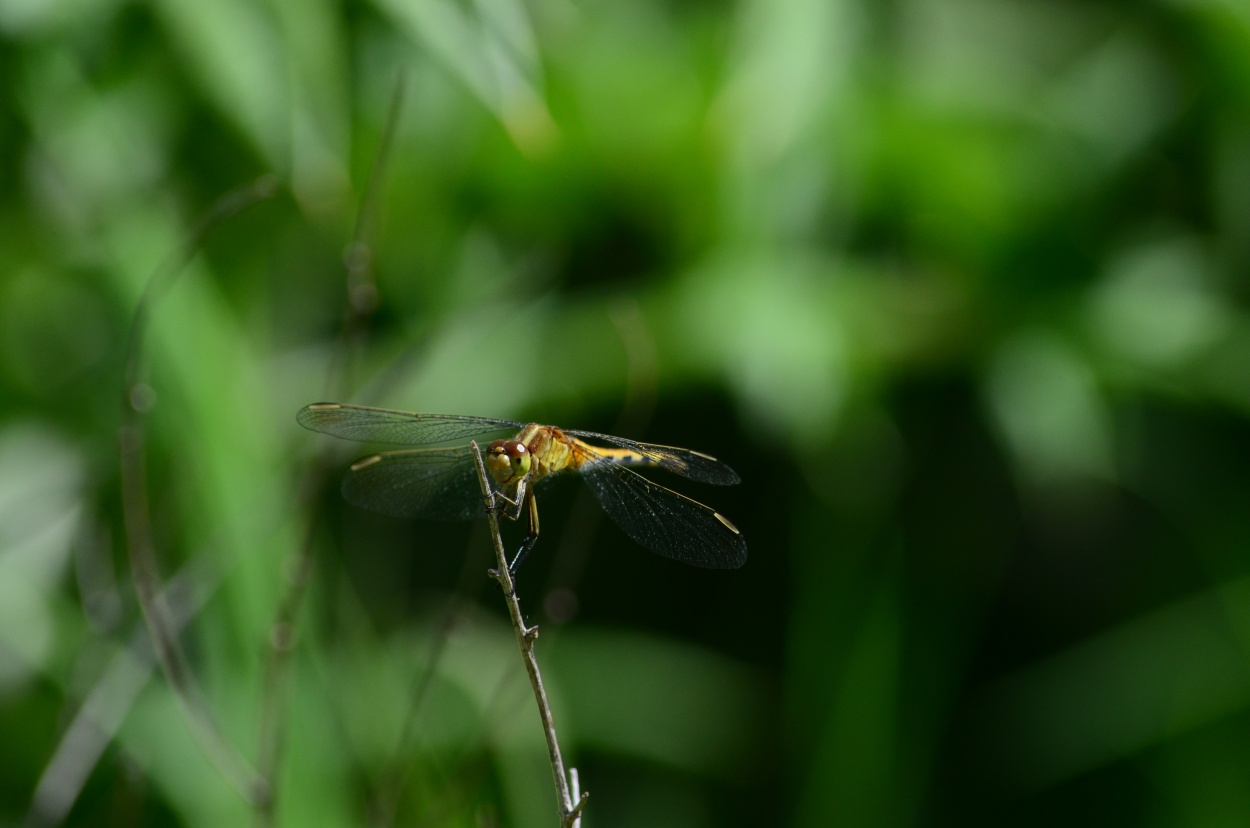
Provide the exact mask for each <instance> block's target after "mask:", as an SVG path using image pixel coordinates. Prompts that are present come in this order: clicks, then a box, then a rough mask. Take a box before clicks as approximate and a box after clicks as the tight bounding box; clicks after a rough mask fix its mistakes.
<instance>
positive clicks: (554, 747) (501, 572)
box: [472, 442, 590, 828]
mask: <svg viewBox="0 0 1250 828" xmlns="http://www.w3.org/2000/svg"><path fill="white" fill-rule="evenodd" d="M472 446H473V462H474V464H475V465H476V466H477V477H478V482H480V483H481V486H482V500H483V502H484V503H485V504H486V520H487V523H488V524H489V525H490V535H491V539H492V540H493V541H494V544H495V561H496V563H497V564H498V566H497V568H495V569H492V570H491V571H490V576H491V577H492V578H494V579H495V580H496V581H498V582H499V588H500V589H501V590H503V596H504V601H505V602H506V603H507V605H508V616H509V617H510V618H511V619H512V628H513V630H514V631H515V632H516V641H517V646H518V647H519V648H520V650H521V660H522V661H523V662H525V672H526V673H527V674H528V675H529V679H530V686H531V687H533V688H534V701H535V702H536V703H537V704H538V715H539V717H540V718H541V719H542V724H543V735H544V736H545V737H546V738H547V754H548V756H549V757H550V759H551V773H552V775H553V776H554V777H555V783H556V799H557V800H558V802H559V806H560V825H561V828H576V826H578V825H579V824H580V823H581V818H582V809H583V808H584V807H585V806H586V798H587V797H589V796H590V793H589V792H586V793H582V794H581V795H580V797H579V798H578V800H577V802H576V803H574V802H573V794H572V793H571V792H570V787H569V776H568V775H566V774H565V772H564V759H563V758H562V757H561V756H560V742H559V740H558V739H557V738H556V724H555V719H554V718H553V717H552V715H551V705H550V704H548V703H547V691H546V689H545V688H544V687H543V677H542V674H541V673H540V672H539V671H538V659H537V657H536V656H535V655H534V640H535V639H536V638H538V627H537V626H534V627H527V626H525V619H524V618H523V617H522V615H521V603H520V601H519V600H517V595H516V589H515V586H514V584H513V583H512V573H510V572H509V571H508V553H507V550H505V549H504V546H503V536H502V535H500V534H499V512H498V510H497V509H496V506H495V490H494V489H493V488H492V487H491V485H490V480H489V478H488V477H487V476H486V465H485V463H483V462H482V450H481V448H479V447H478V444H477V443H476V442H474V443H473V444H472ZM572 774H573V779H574V789H576V788H577V787H578V786H577V771H576V769H574V770H573V771H572Z"/></svg>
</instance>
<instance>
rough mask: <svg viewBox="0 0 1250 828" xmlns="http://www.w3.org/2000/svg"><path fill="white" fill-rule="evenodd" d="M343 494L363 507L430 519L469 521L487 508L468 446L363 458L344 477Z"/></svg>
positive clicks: (396, 514)
mask: <svg viewBox="0 0 1250 828" xmlns="http://www.w3.org/2000/svg"><path fill="white" fill-rule="evenodd" d="M343 496H344V497H345V498H347V500H348V502H350V503H353V504H355V505H357V506H359V507H361V508H363V509H370V510H372V511H375V512H382V513H383V514H387V515H394V516H395V517H406V518H422V519H426V520H468V519H470V518H473V517H476V516H477V515H480V514H482V512H483V511H484V509H485V508H486V507H485V506H484V505H483V503H482V489H481V486H480V484H479V483H478V479H477V471H476V470H475V468H474V466H473V450H472V449H471V448H469V447H468V446H459V447H457V448H446V449H441V448H436V449H412V450H410V451H390V452H386V453H384V454H374V455H372V456H369V457H362V458H361V459H359V460H357V461H356V462H355V463H353V464H352V467H351V470H350V471H348V472H347V475H346V476H345V477H344V478H343Z"/></svg>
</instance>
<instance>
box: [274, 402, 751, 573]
mask: <svg viewBox="0 0 1250 828" xmlns="http://www.w3.org/2000/svg"><path fill="white" fill-rule="evenodd" d="M296 420H298V422H299V424H300V425H302V426H304V427H305V428H308V429H311V430H313V431H319V432H321V433H323V434H329V435H331V436H334V437H339V438H342V439H345V440H355V441H357V442H361V443H391V444H398V445H407V446H421V447H422V448H413V449H404V450H399V451H388V452H383V453H381V454H371V455H369V456H367V457H362V458H360V459H359V460H357V461H356V462H354V463H352V465H351V467H350V469H349V470H348V472H347V474H346V475H345V476H344V478H343V496H344V497H345V498H346V499H347V500H348V501H349V502H350V503H353V504H355V505H356V506H360V507H362V508H365V509H369V510H372V511H376V512H381V513H383V514H388V515H394V516H397V517H404V518H418V519H426V520H429V519H435V520H448V519H450V520H468V519H471V518H473V517H474V516H476V515H479V514H481V513H482V511H483V510H484V506H483V498H482V491H481V485H480V483H479V482H478V477H477V472H476V465H475V463H474V459H473V449H472V446H471V445H469V444H468V443H467V442H464V441H468V440H477V439H479V438H480V439H485V438H486V437H488V436H492V435H500V434H504V433H505V432H506V433H511V434H512V436H511V437H510V438H509V437H500V438H498V439H495V440H493V441H492V442H491V443H490V444H489V445H488V446H487V448H486V451H485V453H484V455H483V460H484V463H485V465H486V468H487V470H488V472H489V474H490V476H491V478H493V480H494V484H495V490H496V492H497V496H498V498H499V501H500V513H501V514H503V515H504V516H505V517H508V518H509V519H511V520H520V519H521V517H522V515H524V516H525V517H527V519H528V530H527V533H526V536H525V540H524V542H523V545H522V546H521V548H520V550H519V551H518V552H517V554H516V556H515V557H514V558H513V560H512V562H511V563H510V564H509V565H508V569H509V570H510V571H512V572H515V571H516V568H517V567H518V566H519V565H520V564H521V562H522V561H523V560H524V559H525V557H526V555H528V554H529V552H530V550H531V549H532V548H533V547H534V544H535V543H536V542H537V540H538V529H539V526H538V500H537V498H536V496H535V489H536V488H537V487H539V486H541V485H542V484H544V483H545V482H546V481H548V480H550V479H552V478H553V477H556V476H557V475H561V474H564V473H577V474H580V476H581V477H582V479H583V480H585V481H586V483H587V484H588V485H589V487H590V490H591V492H592V493H593V494H594V496H595V498H596V499H597V500H598V501H599V505H600V506H602V507H603V510H604V511H605V512H607V513H608V517H610V518H612V520H613V521H614V522H615V523H616V524H617V526H619V527H620V528H621V529H622V530H623V531H624V532H625V534H626V535H628V536H629V537H630V538H632V539H633V540H634V541H635V542H636V543H638V544H639V545H641V546H644V547H646V548H648V549H650V550H651V551H652V552H655V553H657V554H659V555H663V556H664V557H666V558H672V559H674V560H677V561H681V562H683V563H687V564H691V565H693V566H700V567H705V568H709V569H735V568H737V567H740V566H742V564H743V563H745V562H746V559H747V545H746V540H745V539H744V538H743V537H742V533H741V532H739V531H738V529H737V527H735V526H734V525H733V524H732V523H730V521H729V519H728V518H726V517H725V516H724V515H722V514H720V513H719V512H717V511H716V510H714V509H712V508H710V507H708V506H704V505H703V504H702V503H699V502H698V501H696V500H691V499H690V498H688V497H686V496H685V495H682V494H678V493H677V492H675V491H673V490H672V489H669V488H666V487H664V486H661V485H659V484H658V483H655V482H653V481H651V480H650V479H648V478H647V477H644V476H643V475H641V474H639V473H638V472H637V471H635V469H639V468H658V469H663V470H665V471H668V472H672V473H674V474H677V475H679V476H681V477H685V478H688V479H690V480H695V481H698V482H700V483H711V484H713V485H717V486H731V485H734V484H736V483H738V482H740V480H739V478H738V475H737V474H736V473H735V472H734V470H733V469H731V468H730V467H729V466H727V465H726V464H724V463H722V462H721V461H720V460H717V459H716V458H715V457H712V456H711V455H708V454H703V453H702V452H698V451H691V450H690V449H684V448H676V447H674V446H662V445H656V444H654V443H640V442H637V441H634V440H627V439H625V438H623V437H613V436H610V435H607V434H596V433H595V432H593V431H575V430H573V429H562V428H556V427H555V426H546V425H538V424H537V423H521V422H515V421H513V420H497V419H494V418H490V417H469V416H463V415H456V414H417V413H413V412H408V411H395V410H392V409H388V408H371V407H368V406H363V405H349V404H346V403H314V404H313V405H307V406H305V407H304V408H302V409H300V411H299V414H297V415H296ZM456 441H461V442H462V444H461V445H455V446H445V445H443V444H446V443H453V442H456Z"/></svg>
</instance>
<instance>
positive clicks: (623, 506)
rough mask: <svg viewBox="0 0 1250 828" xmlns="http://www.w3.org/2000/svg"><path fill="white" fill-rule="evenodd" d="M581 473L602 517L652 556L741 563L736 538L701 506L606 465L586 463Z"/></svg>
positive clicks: (742, 552)
mask: <svg viewBox="0 0 1250 828" xmlns="http://www.w3.org/2000/svg"><path fill="white" fill-rule="evenodd" d="M726 468H728V467H726ZM581 472H582V476H583V477H584V478H585V479H586V483H587V484H588V485H589V486H590V489H591V491H592V492H594V493H595V497H597V498H598V499H599V505H601V506H602V507H603V510H604V511H605V512H607V513H608V516H609V517H610V518H612V520H614V521H615V522H616V524H617V525H618V526H620V527H621V529H622V530H624V532H625V534H627V535H629V536H630V537H631V538H633V539H634V541H635V542H637V543H638V544H640V545H642V546H645V547H647V548H648V549H650V550H651V551H652V552H655V553H657V554H659V555H663V556H664V557H666V558H672V559H674V560H678V561H681V562H683V563H688V564H693V565H694V566H702V567H707V568H708V569H736V568H737V567H740V566H742V564H744V563H745V562H746V559H747V543H746V540H745V539H744V538H743V537H742V533H741V532H739V531H738V530H737V528H736V527H735V526H734V525H733V524H732V523H730V522H729V521H728V520H726V519H725V518H724V517H722V516H721V515H720V514H718V513H717V512H715V511H713V510H712V509H710V508H708V507H707V506H704V505H703V504H702V503H699V502H697V501H694V500H691V499H690V498H688V497H685V496H684V495H680V494H678V493H677V492H675V491H673V490H672V489H666V488H664V487H663V486H660V485H657V484H655V483H652V482H651V481H650V480H648V479H647V478H645V477H643V476H642V475H640V474H638V473H637V472H634V471H631V470H629V469H627V468H625V467H624V466H621V465H619V464H616V463H613V462H610V461H606V462H597V463H590V464H587V465H585V466H583V467H582V469H581Z"/></svg>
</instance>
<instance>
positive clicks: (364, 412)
mask: <svg viewBox="0 0 1250 828" xmlns="http://www.w3.org/2000/svg"><path fill="white" fill-rule="evenodd" d="M295 419H296V420H298V421H299V424H300V425H302V426H303V427H304V428H307V429H311V430H313V431H320V432H321V433H323V434H329V435H332V436H334V437H342V438H343V439H345V440H355V441H357V442H360V443H399V444H402V445H408V446H424V445H431V444H434V443H446V442H450V441H452V440H467V439H470V438H473V437H477V436H480V435H483V434H494V433H496V432H501V431H516V430H517V429H519V428H521V427H522V425H523V424H522V423H517V422H513V421H512V420H496V419H492V418H490V417H465V416H459V415H456V414H416V413H413V412H409V411H393V410H391V409H389V408H370V407H368V406H363V405H346V404H344V403H314V404H313V405H306V406H304V407H303V408H301V409H300V410H299V413H298V414H297V415H295Z"/></svg>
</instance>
